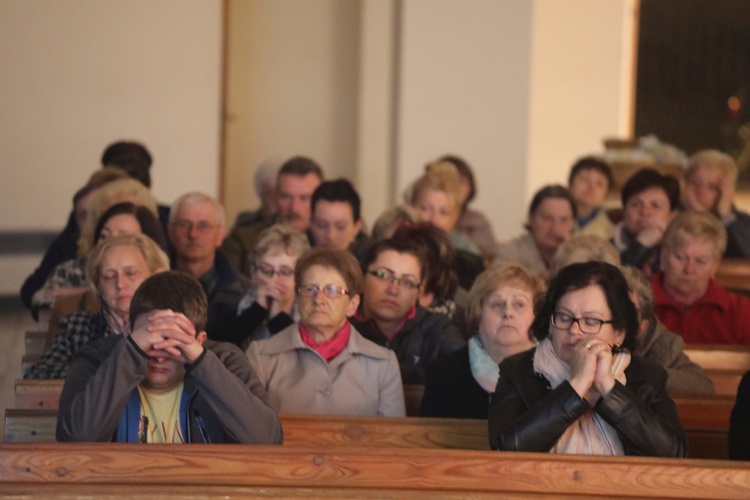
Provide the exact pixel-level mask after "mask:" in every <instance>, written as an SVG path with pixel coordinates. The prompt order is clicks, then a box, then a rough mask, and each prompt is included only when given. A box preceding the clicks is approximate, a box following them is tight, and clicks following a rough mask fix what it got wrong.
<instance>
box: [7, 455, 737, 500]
mask: <svg viewBox="0 0 750 500" xmlns="http://www.w3.org/2000/svg"><path fill="white" fill-rule="evenodd" d="M0 470H2V471H3V474H2V476H1V477H0V494H13V495H15V496H17V497H21V496H24V497H26V496H28V497H35V496H42V495H43V496H44V497H46V498H71V497H79V496H86V497H92V496H106V497H107V498H109V499H118V498H133V497H136V496H138V497H139V498H152V499H160V498H175V496H190V497H193V496H195V495H197V494H199V496H200V497H201V498H228V497H232V498H236V497H244V498H249V497H253V498H254V497H261V496H262V497H264V498H267V497H284V498H310V497H314V498H385V497H387V498H456V497H472V498H497V497H510V496H513V497H521V496H523V497H525V498H527V497H533V498H539V497H546V496H551V497H555V498H562V497H564V498H578V497H581V498H591V497H605V496H606V497H608V498H657V497H664V498H711V499H713V498H743V499H745V498H747V497H748V495H749V494H750V464H748V463H743V462H728V461H713V460H684V459H656V458H644V457H598V456H597V457H593V456H583V455H553V454H549V453H510V452H506V453H503V452H493V451H465V450H430V449H393V448H366V449H363V448H352V447H349V448H346V447H343V448H342V447H332V448H321V447H300V448H292V447H286V446H231V445H159V446H142V445H137V444H131V445H128V444H110V443H106V444H3V445H0Z"/></svg>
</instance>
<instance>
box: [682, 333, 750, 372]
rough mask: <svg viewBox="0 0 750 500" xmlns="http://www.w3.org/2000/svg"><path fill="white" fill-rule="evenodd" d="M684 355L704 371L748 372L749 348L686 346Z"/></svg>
mask: <svg viewBox="0 0 750 500" xmlns="http://www.w3.org/2000/svg"><path fill="white" fill-rule="evenodd" d="M748 327H749V328H750V325H748ZM685 354H687V356H688V357H689V358H690V359H691V360H692V361H693V362H694V363H697V364H699V365H700V366H702V367H703V369H704V370H737V371H740V372H743V373H744V372H747V371H749V370H750V346H742V345H708V344H688V345H686V346H685Z"/></svg>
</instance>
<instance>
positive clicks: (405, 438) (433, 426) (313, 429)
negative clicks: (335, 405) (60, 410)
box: [5, 398, 734, 459]
mask: <svg viewBox="0 0 750 500" xmlns="http://www.w3.org/2000/svg"><path fill="white" fill-rule="evenodd" d="M675 403H676V404H677V409H678V411H679V413H680V419H681V421H682V424H683V427H684V428H685V432H686V434H687V436H688V441H689V443H690V456H691V457H693V458H713V459H726V458H727V457H728V428H729V415H730V413H731V410H732V406H733V404H734V403H733V401H731V400H729V399H726V398H682V399H677V400H675ZM280 418H281V424H282V427H283V428H284V433H285V446H295V447H296V446H310V445H318V446H367V447H370V446H372V447H382V446H391V447H401V448H444V449H447V448H460V449H487V448H488V442H489V439H488V437H487V422H486V421H485V420H468V419H438V418H419V417H405V418H385V417H349V416H329V415H281V416H280ZM56 422H57V412H56V411H55V410H19V409H9V410H6V411H5V441H6V442H49V441H54V440H55V426H56Z"/></svg>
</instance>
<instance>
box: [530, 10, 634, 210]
mask: <svg viewBox="0 0 750 500" xmlns="http://www.w3.org/2000/svg"><path fill="white" fill-rule="evenodd" d="M634 3H635V2H634V1H633V0H610V1H607V2H602V1H600V0H565V1H564V2H560V1H557V0H536V1H535V2H534V13H533V21H532V24H533V40H534V42H533V50H532V55H531V61H532V62H531V88H530V92H531V95H532V99H531V106H530V108H529V121H528V127H529V128H528V137H529V143H528V150H529V155H528V163H527V175H528V180H527V184H526V196H527V199H530V198H531V197H532V196H533V193H534V192H535V191H536V190H537V189H538V188H540V187H541V186H543V185H544V184H549V183H552V182H560V183H563V184H567V179H568V173H569V170H570V166H571V165H572V164H573V162H574V161H575V160H576V159H577V158H579V157H581V156H584V155H587V154H591V153H601V152H602V151H603V144H602V139H604V138H606V137H627V136H629V135H630V134H631V114H632V110H633V103H631V102H630V99H631V95H632V91H633V86H634V85H635V81H634V75H635V68H634V67H633V64H634V62H635V61H634V58H633V50H634V48H635V41H634V40H633V36H632V35H633V27H634V23H635V21H636V19H635V16H636V13H635V5H634Z"/></svg>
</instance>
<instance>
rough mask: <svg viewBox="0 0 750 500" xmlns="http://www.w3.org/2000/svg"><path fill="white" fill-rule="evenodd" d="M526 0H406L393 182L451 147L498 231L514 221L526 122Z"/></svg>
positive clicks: (520, 197) (401, 183)
mask: <svg viewBox="0 0 750 500" xmlns="http://www.w3.org/2000/svg"><path fill="white" fill-rule="evenodd" d="M532 6H533V3H531V2H527V1H525V0H515V1H513V0H512V1H503V2H497V1H494V0H467V1H463V2H454V1H451V0H415V1H412V0H410V1H408V2H404V3H403V8H404V11H403V21H402V23H403V24H402V34H401V64H400V75H399V80H400V92H399V96H398V102H399V112H398V118H397V120H398V121H397V128H398V153H397V158H398V163H397V165H398V167H397V170H398V172H399V176H398V188H399V190H400V191H401V190H403V189H404V188H405V187H406V186H407V185H408V184H409V183H410V182H411V181H412V180H413V179H414V178H415V177H416V176H418V175H420V173H421V172H422V169H423V167H424V165H425V163H426V162H427V161H428V160H431V159H434V158H436V157H437V156H439V155H442V154H446V153H452V154H458V155H459V156H462V157H464V158H465V159H466V160H467V161H468V162H469V163H470V164H471V165H472V166H473V168H474V170H475V175H476V178H477V182H478V184H479V189H478V196H477V199H476V201H475V206H476V207H478V208H479V209H481V210H483V211H484V212H485V213H486V214H487V215H488V217H489V218H490V220H491V221H492V222H493V224H494V226H495V229H496V232H497V235H498V236H500V235H502V236H506V237H507V236H510V235H512V234H514V233H515V232H517V231H518V230H519V228H520V216H521V212H520V211H519V207H520V206H521V205H522V204H523V203H524V202H525V200H524V193H525V188H526V182H527V180H526V171H525V168H526V164H527V155H528V143H529V138H528V134H529V130H528V120H529V118H528V109H529V106H530V100H531V99H532V96H531V94H530V86H529V71H530V56H531V44H532V31H531V28H532V24H531V21H532V19H531V16H532Z"/></svg>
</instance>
